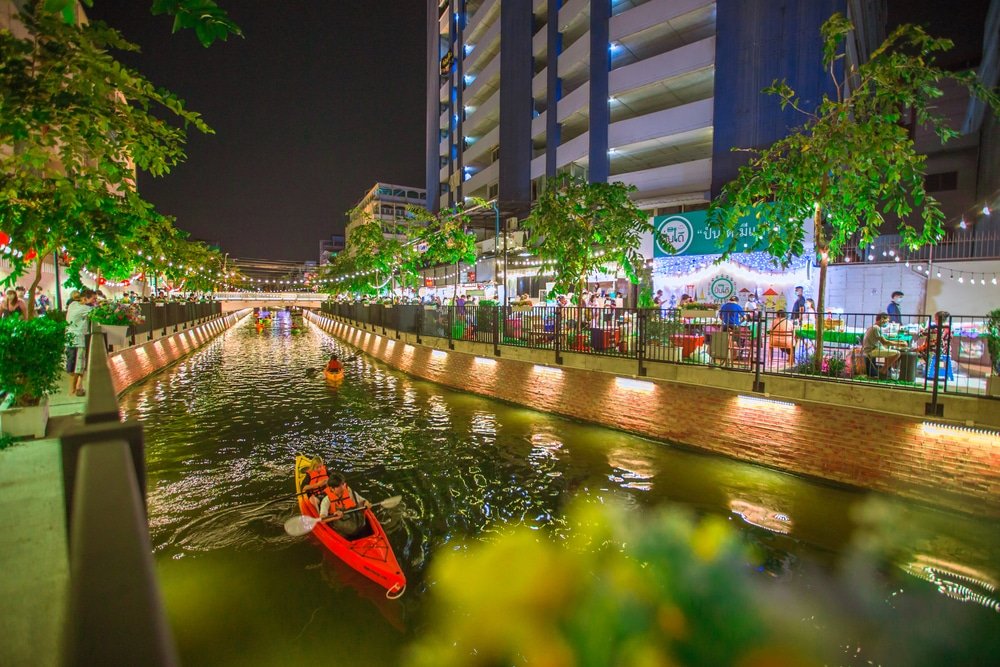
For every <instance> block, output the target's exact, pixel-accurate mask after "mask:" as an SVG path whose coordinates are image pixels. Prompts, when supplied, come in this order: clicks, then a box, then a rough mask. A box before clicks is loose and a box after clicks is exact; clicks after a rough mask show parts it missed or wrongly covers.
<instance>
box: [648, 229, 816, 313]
mask: <svg viewBox="0 0 1000 667" xmlns="http://www.w3.org/2000/svg"><path fill="white" fill-rule="evenodd" d="M706 218H707V211H690V212H687V213H673V214H670V215H663V216H657V217H655V218H653V224H654V225H655V227H656V229H657V230H659V231H660V232H661V234H662V235H663V236H665V237H666V238H667V240H669V241H670V242H671V243H672V244H673V246H674V252H669V251H668V250H667V249H665V248H663V247H662V246H661V245H660V244H659V243H657V242H653V241H652V239H651V245H652V248H651V250H652V256H653V267H652V269H653V270H652V280H653V293H654V294H656V293H657V292H658V291H662V302H663V304H664V305H665V306H667V307H673V306H676V305H677V304H679V303H680V300H681V297H682V296H684V295H687V296H690V297H691V298H693V299H694V300H695V301H698V302H699V303H719V302H722V301H726V300H728V299H729V298H730V297H731V296H737V297H738V298H739V300H740V303H741V305H743V306H744V308H746V307H747V304H748V302H749V303H750V304H751V307H753V304H754V303H756V304H759V305H760V306H764V305H766V306H767V307H768V308H770V309H774V310H778V309H785V308H787V307H789V306H790V305H791V304H792V303H794V300H795V287H796V286H799V285H802V286H804V287H805V288H806V289H805V291H806V296H807V297H808V296H810V294H811V292H812V289H811V283H812V280H813V277H814V273H816V271H815V269H814V268H813V266H812V252H811V250H809V249H807V252H806V253H805V254H804V255H802V256H800V257H796V258H795V259H794V260H793V261H792V262H791V263H790V264H789V265H788V266H787V267H782V266H780V264H778V263H777V261H776V260H775V259H774V258H773V257H771V256H770V255H769V254H767V253H766V252H763V251H762V250H760V249H758V248H759V246H757V247H755V246H754V238H753V236H752V235H751V231H752V229H753V225H754V224H758V223H757V221H756V220H755V219H753V218H747V221H746V223H745V224H744V225H743V226H742V227H741V229H740V231H741V242H742V246H743V247H744V248H745V249H746V250H745V252H739V253H733V254H732V255H730V256H729V258H728V259H726V260H724V261H721V262H719V259H720V258H721V257H722V254H721V249H720V248H719V246H718V245H717V241H718V232H717V231H714V230H711V229H709V228H708V225H707V224H706ZM809 237H810V238H811V233H810V234H809Z"/></svg>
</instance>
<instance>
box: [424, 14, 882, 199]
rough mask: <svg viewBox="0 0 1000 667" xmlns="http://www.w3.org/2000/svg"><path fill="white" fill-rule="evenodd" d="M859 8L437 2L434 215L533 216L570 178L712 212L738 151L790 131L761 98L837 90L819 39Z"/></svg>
mask: <svg viewBox="0 0 1000 667" xmlns="http://www.w3.org/2000/svg"><path fill="white" fill-rule="evenodd" d="M501 4H502V10H501ZM847 4H848V3H847V2H846V0H815V1H811V2H794V1H792V0H769V1H765V0H718V1H710V0H503V2H502V3H501V0H428V25H427V30H428V41H427V44H428V51H427V76H428V81H429V82H431V83H430V84H429V86H428V97H427V164H426V169H427V192H428V207H429V208H431V209H432V210H437V209H440V208H447V207H451V206H455V205H458V204H460V203H461V202H463V201H464V200H465V199H466V198H468V197H481V198H483V199H497V200H499V201H500V202H501V204H502V206H503V207H504V208H505V210H515V211H516V210H519V209H520V210H526V209H527V207H528V206H530V202H531V201H533V200H534V199H535V198H536V197H537V194H538V192H539V191H540V189H541V188H542V187H544V182H545V179H548V178H552V177H554V176H556V175H558V174H560V173H563V172H571V173H576V174H578V175H581V176H585V177H586V178H587V179H588V180H591V181H608V180H614V181H622V182H624V183H627V184H631V185H635V186H636V188H637V190H638V191H637V195H636V198H637V201H638V203H639V205H640V206H641V207H643V208H646V209H656V208H665V207H677V206H699V205H701V206H704V205H707V203H708V201H709V200H710V198H711V195H712V191H713V184H716V183H718V182H722V181H724V180H727V179H728V178H730V177H731V174H732V173H734V172H735V168H736V166H737V162H736V161H734V158H733V156H732V155H731V150H730V149H731V147H732V146H759V145H766V144H767V143H769V142H770V141H773V140H774V139H775V138H777V137H778V136H780V135H781V133H782V132H784V129H785V128H786V127H787V126H788V122H789V119H788V118H787V117H786V116H787V114H782V113H780V112H778V111H774V109H776V108H777V104H775V103H774V102H773V100H766V99H765V98H764V96H762V95H761V94H760V89H761V88H763V87H764V86H765V85H767V84H769V83H770V82H771V80H772V79H773V78H776V77H784V78H787V79H788V80H789V83H790V84H791V85H792V86H793V87H795V88H796V89H798V90H801V91H804V92H805V96H806V97H807V98H809V97H811V98H814V99H815V98H818V96H819V95H821V94H822V93H823V92H824V91H825V86H827V83H826V77H825V73H824V72H823V71H822V68H821V67H820V66H819V65H818V63H819V57H820V49H821V42H820V39H819V28H820V25H821V24H822V22H823V20H825V19H826V18H827V17H829V16H830V14H832V13H833V12H834V11H849V8H848V7H847V6H846V5H847ZM849 4H851V5H852V7H853V8H854V10H855V12H856V13H863V11H865V10H864V8H865V7H867V6H868V5H869V4H871V3H866V2H851V3H849ZM748 26H749V28H748ZM765 79H766V81H765ZM501 82H502V84H501ZM717 128H719V129H717ZM738 159H739V157H738V156H736V158H735V160H738Z"/></svg>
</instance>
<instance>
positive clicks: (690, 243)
mask: <svg viewBox="0 0 1000 667" xmlns="http://www.w3.org/2000/svg"><path fill="white" fill-rule="evenodd" d="M707 216H708V211H689V212H688V213H672V214H670V215H658V216H656V217H655V218H653V225H654V226H655V227H656V229H657V230H658V231H659V232H661V233H662V234H663V236H665V237H666V239H667V240H668V241H670V243H672V244H673V246H674V249H675V250H676V252H673V253H671V252H667V251H666V250H664V249H663V248H662V247H661V246H660V243H659V240H658V239H657V238H656V237H654V243H653V257H675V256H677V255H719V254H722V248H721V247H719V245H718V241H719V232H718V231H717V230H714V229H709V228H708V225H707V224H706V223H705V221H706V218H707ZM756 225H757V219H756V218H754V217H753V216H745V217H744V218H743V219H742V220H741V221H740V228H739V232H740V238H741V239H743V243H742V244H740V245H742V246H743V247H740V246H737V248H736V252H750V251H752V250H759V249H760V248H759V247H754V238H753V235H752V233H751V232H752V230H753V229H754V227H755V226H756ZM761 246H763V243H761Z"/></svg>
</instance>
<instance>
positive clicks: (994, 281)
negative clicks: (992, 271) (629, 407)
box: [990, 276, 997, 285]
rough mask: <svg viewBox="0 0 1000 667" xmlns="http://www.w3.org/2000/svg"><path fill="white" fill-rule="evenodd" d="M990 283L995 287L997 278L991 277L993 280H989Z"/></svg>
mask: <svg viewBox="0 0 1000 667" xmlns="http://www.w3.org/2000/svg"><path fill="white" fill-rule="evenodd" d="M990 282H992V283H993V284H994V285H996V284H997V277H996V276H993V280H991V281H990Z"/></svg>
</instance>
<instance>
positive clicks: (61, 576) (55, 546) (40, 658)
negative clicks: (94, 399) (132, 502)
mask: <svg viewBox="0 0 1000 667" xmlns="http://www.w3.org/2000/svg"><path fill="white" fill-rule="evenodd" d="M64 384H68V382H66V383H64ZM84 400H85V399H83V398H77V397H75V396H69V395H68V394H67V393H65V392H64V393H62V394H56V395H54V396H52V397H50V408H49V414H50V418H49V425H48V430H47V432H46V438H45V439H44V440H32V441H28V442H23V443H20V444H18V445H14V446H13V447H9V448H7V449H5V450H2V451H0V665H10V666H11V667H18V666H20V665H32V666H37V667H55V666H56V665H57V664H58V661H59V647H60V643H61V635H62V627H63V616H64V613H65V606H66V587H67V584H68V582H69V560H68V558H67V551H66V522H65V518H64V512H65V503H64V502H63V485H62V459H61V453H60V449H59V440H58V438H59V435H60V434H61V433H63V432H64V431H65V430H66V429H67V428H70V427H72V426H73V425H74V424H77V423H80V421H81V417H80V416H79V415H80V413H82V412H83V403H84Z"/></svg>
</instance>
